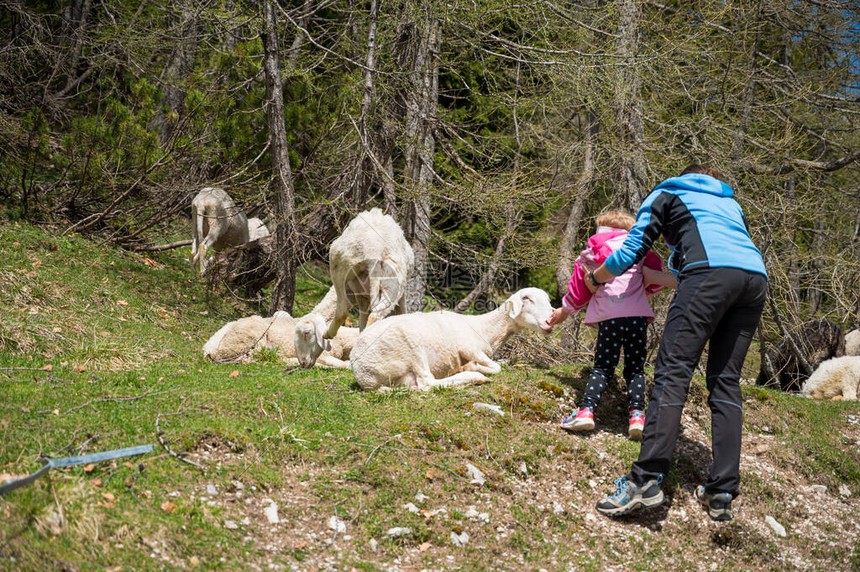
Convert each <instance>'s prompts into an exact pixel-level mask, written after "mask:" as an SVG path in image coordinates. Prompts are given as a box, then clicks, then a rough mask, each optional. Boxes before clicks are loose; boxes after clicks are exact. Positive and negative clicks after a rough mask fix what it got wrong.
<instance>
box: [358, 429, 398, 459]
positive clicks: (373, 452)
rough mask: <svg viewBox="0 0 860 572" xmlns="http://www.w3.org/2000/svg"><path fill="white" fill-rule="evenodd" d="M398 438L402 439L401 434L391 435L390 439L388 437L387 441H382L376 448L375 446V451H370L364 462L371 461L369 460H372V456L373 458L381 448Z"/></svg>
mask: <svg viewBox="0 0 860 572" xmlns="http://www.w3.org/2000/svg"><path fill="white" fill-rule="evenodd" d="M396 439H400V435H395V436H394V437H391V438H390V439H386V440H385V441H383V442H382V443H380V444H379V445H377V446H376V447H374V448H373V451H371V452H370V455H368V456H367V459H365V460H364V464H365V465H366V464H367V463H369V462H370V459H372V458H373V455H374V454H375V453H376V452H377V451H378V450H379V449H381V448H382V447H385V446H386V445H388V444H389V443H391V442H392V441H394V440H396Z"/></svg>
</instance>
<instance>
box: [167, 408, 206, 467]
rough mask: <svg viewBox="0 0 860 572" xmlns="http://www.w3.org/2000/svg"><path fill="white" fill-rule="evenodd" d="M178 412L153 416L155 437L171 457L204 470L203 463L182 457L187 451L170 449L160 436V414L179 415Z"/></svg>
mask: <svg viewBox="0 0 860 572" xmlns="http://www.w3.org/2000/svg"><path fill="white" fill-rule="evenodd" d="M179 414H180V413H178V412H177V413H159V414H158V415H157V416H156V418H155V437H156V439H158V443H159V444H160V445H161V446H162V447H164V450H165V451H167V454H168V455H170V456H171V457H175V458H177V459H179V460H180V461H182V462H183V463H188V464H189V465H192V466H194V467H197V468H198V469H203V470H205V469H206V467H204V466H203V465H201V464H199V463H195V462H194V461H192V460H191V459H186V458H185V457H184V455H186V454H187V453H178V452H176V451H174V450H173V449H171V448H170V446H169V445H168V444H167V442H166V441H165V440H164V439H163V438H162V437H161V436H162V435H163V434H164V433H163V432H162V431H161V428H160V427H159V422H160V421H161V417H162V415H163V416H165V417H167V416H169V415H179Z"/></svg>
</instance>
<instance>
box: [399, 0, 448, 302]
mask: <svg viewBox="0 0 860 572" xmlns="http://www.w3.org/2000/svg"><path fill="white" fill-rule="evenodd" d="M428 7H429V5H427V4H425V5H423V8H424V10H423V11H425V12H426V11H427V9H428ZM405 25H406V26H408V27H410V28H411V38H409V40H410V42H409V43H411V44H413V50H414V51H413V57H412V58H411V62H410V63H411V66H410V81H408V82H407V93H406V94H405V100H406V121H405V136H406V149H405V155H406V157H405V159H406V161H405V173H404V182H405V184H406V192H407V193H408V195H409V196H410V197H412V199H411V201H410V203H409V208H408V214H407V219H406V220H405V221H404V222H405V225H406V228H405V231H406V237H407V239H408V240H409V242H410V244H411V246H412V250H413V252H414V253H415V267H414V269H413V272H412V275H411V276H410V277H409V280H408V283H407V295H406V306H407V310H408V311H410V312H415V311H420V310H421V308H423V306H424V294H425V291H426V283H425V279H426V275H427V264H428V260H429V250H428V246H427V245H428V243H429V241H430V236H431V232H430V204H431V203H430V196H429V189H430V185H431V183H432V181H433V152H434V150H435V144H436V142H435V139H434V138H433V121H434V119H435V114H436V105H437V102H438V98H439V97H438V94H439V46H440V42H441V38H440V30H439V28H440V27H439V22H438V20H436V19H435V18H431V17H430V16H429V15H428V16H427V18H426V19H425V20H424V21H423V22H417V23H414V22H408V23H406V24H405ZM407 49H408V47H407Z"/></svg>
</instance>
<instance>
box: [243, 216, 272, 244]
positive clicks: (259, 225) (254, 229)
mask: <svg viewBox="0 0 860 572" xmlns="http://www.w3.org/2000/svg"><path fill="white" fill-rule="evenodd" d="M269 234H271V233H269V228H268V227H267V226H266V224H265V223H264V222H263V221H261V220H260V219H258V218H256V217H253V218H249V219H248V242H254V241H255V240H260V239H261V238H265V237H267V236H269Z"/></svg>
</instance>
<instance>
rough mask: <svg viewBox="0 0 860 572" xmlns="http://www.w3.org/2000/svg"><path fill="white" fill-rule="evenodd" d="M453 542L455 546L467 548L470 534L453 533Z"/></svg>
mask: <svg viewBox="0 0 860 572" xmlns="http://www.w3.org/2000/svg"><path fill="white" fill-rule="evenodd" d="M451 542H453V543H454V546H466V543H468V542H469V533H468V532H466V531H465V530H464V531H463V532H461V533H460V534H457V533H456V532H452V533H451Z"/></svg>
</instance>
